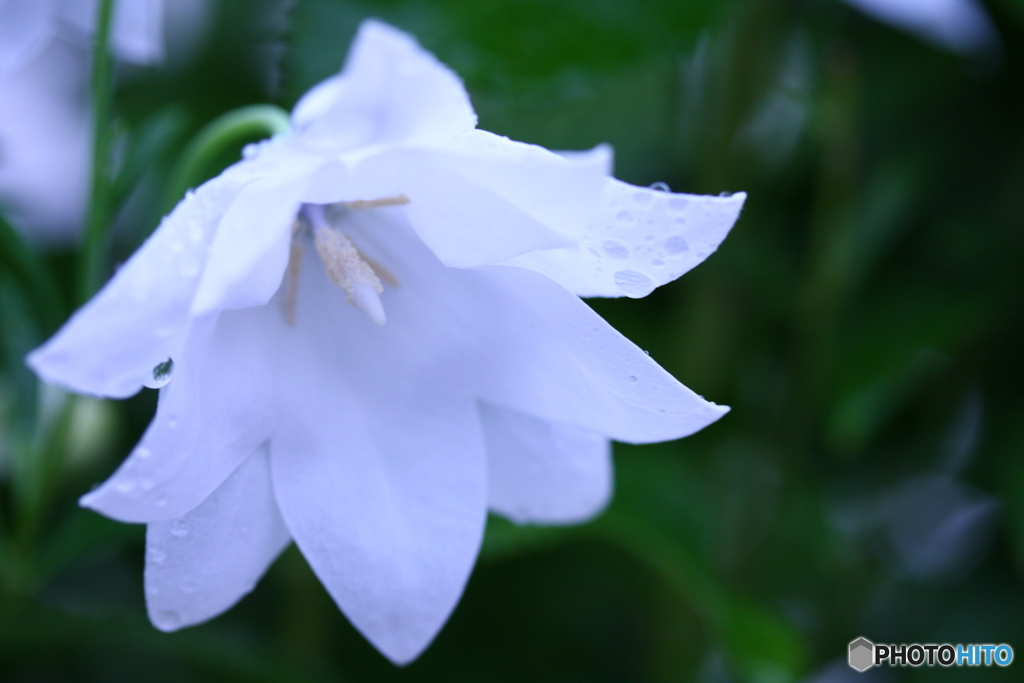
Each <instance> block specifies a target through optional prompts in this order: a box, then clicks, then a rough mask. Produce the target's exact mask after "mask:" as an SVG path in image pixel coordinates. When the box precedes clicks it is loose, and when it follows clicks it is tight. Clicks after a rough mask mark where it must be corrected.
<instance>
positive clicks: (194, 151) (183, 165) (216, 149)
mask: <svg viewBox="0 0 1024 683" xmlns="http://www.w3.org/2000/svg"><path fill="white" fill-rule="evenodd" d="M290 130H291V121H290V119H289V118H288V112H286V111H284V110H283V109H281V108H280V107H275V106H274V105H272V104H254V105H250V106H247V107H240V108H238V109H234V110H232V111H229V112H227V113H226V114H222V115H220V116H218V117H217V118H215V119H214V120H213V121H211V122H210V123H208V124H206V126H205V127H203V129H202V130H200V131H199V132H198V133H196V136H195V137H194V138H192V141H191V142H189V143H188V146H187V147H186V148H185V151H184V152H182V155H181V159H180V160H179V161H178V165H177V166H176V167H175V169H174V173H173V174H172V175H171V181H170V183H169V184H168V186H167V193H166V194H165V195H164V200H163V203H162V204H161V211H160V214H161V215H165V214H167V213H168V212H169V211H170V210H171V209H172V208H174V205H175V204H176V203H177V202H178V201H179V200H180V199H181V198H182V196H183V195H184V194H185V192H186V191H187V190H188V189H189V188H191V187H194V186H195V185H196V184H197V183H199V182H200V181H201V180H203V179H204V178H205V174H206V173H207V172H208V171H209V169H210V166H211V165H212V164H213V162H214V161H215V160H216V159H217V157H218V156H220V155H221V154H223V153H224V152H225V151H226V150H228V149H230V148H231V147H233V146H235V145H238V144H240V143H242V142H245V141H247V140H258V139H261V138H264V137H273V136H277V135H283V134H284V133H287V132H288V131H290Z"/></svg>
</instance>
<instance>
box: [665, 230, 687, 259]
mask: <svg viewBox="0 0 1024 683" xmlns="http://www.w3.org/2000/svg"><path fill="white" fill-rule="evenodd" d="M689 248H690V245H689V244H687V243H686V240H684V239H683V237H682V235H673V236H672V237H669V238H668V239H667V240H665V251H667V252H668V253H670V254H681V253H683V252H684V251H686V250H688V249H689Z"/></svg>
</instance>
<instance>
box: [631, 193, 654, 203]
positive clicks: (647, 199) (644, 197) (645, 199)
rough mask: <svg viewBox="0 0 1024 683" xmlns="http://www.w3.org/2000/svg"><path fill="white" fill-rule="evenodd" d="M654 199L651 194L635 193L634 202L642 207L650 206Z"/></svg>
mask: <svg viewBox="0 0 1024 683" xmlns="http://www.w3.org/2000/svg"><path fill="white" fill-rule="evenodd" d="M652 199H654V197H652V196H651V193H650V192H634V193H633V201H634V202H636V203H637V204H640V205H641V206H642V205H644V204H650V203H651V200H652Z"/></svg>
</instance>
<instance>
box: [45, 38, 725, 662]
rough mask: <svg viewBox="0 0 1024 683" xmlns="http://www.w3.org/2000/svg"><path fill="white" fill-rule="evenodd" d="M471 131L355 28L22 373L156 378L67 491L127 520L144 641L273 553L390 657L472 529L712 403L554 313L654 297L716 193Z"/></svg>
mask: <svg viewBox="0 0 1024 683" xmlns="http://www.w3.org/2000/svg"><path fill="white" fill-rule="evenodd" d="M475 125H476V117H475V115H474V113H473V110H472V107H471V106H470V103H469V99H468V97H467V95H466V93H465V91H464V89H463V87H462V84H461V83H460V81H459V80H458V78H457V77H456V76H455V75H454V74H453V73H452V72H451V71H449V70H448V69H447V68H446V67H444V66H443V65H442V64H440V63H439V62H438V61H437V60H436V59H435V58H434V57H433V56H432V55H430V54H428V53H426V52H425V51H424V50H422V49H421V48H420V47H419V46H418V45H417V44H416V43H415V42H414V40H413V39H412V38H411V37H409V36H407V35H405V34H403V33H400V32H399V31H397V30H395V29H393V28H391V27H389V26H386V25H384V24H381V23H379V22H375V21H368V22H366V23H364V24H363V25H362V27H361V29H360V31H359V34H358V36H357V38H356V41H355V44H354V46H353V48H352V50H351V53H350V55H349V58H348V62H347V64H346V67H345V69H344V71H343V72H342V73H341V74H340V75H338V76H335V77H333V78H330V79H328V80H327V81H325V82H324V83H322V84H321V85H319V86H317V87H316V88H314V89H313V90H312V91H311V92H310V93H309V94H307V95H306V96H305V98H303V100H302V101H301V102H300V103H299V104H298V106H297V107H296V109H295V112H294V114H293V126H294V133H293V134H292V135H291V136H288V137H285V138H279V139H275V140H272V141H270V142H267V143H264V144H263V145H261V146H260V147H259V148H258V149H256V150H253V151H252V152H251V153H250V154H249V155H248V158H247V159H246V160H244V161H242V162H240V163H238V164H236V165H234V166H233V167H231V168H229V169H228V170H226V171H225V172H224V173H223V174H221V175H220V176H219V177H217V178H215V179H213V180H211V181H210V182H208V183H206V184H205V185H203V186H202V187H200V188H199V189H198V190H197V191H196V192H195V193H190V194H189V195H188V196H187V197H186V198H185V199H184V200H183V201H182V202H181V203H180V204H179V205H178V207H177V208H176V209H175V210H174V211H173V213H171V214H170V216H168V217H167V218H166V219H165V220H164V222H163V224H162V225H161V227H160V228H159V229H158V230H157V231H156V233H155V234H154V235H153V236H152V237H151V238H150V240H149V241H148V242H147V243H146V244H145V245H144V246H143V247H142V248H141V249H140V250H139V252H138V253H137V254H135V256H134V257H133V258H132V259H131V260H130V261H129V262H128V263H127V264H125V266H124V267H123V268H122V269H121V270H120V271H119V272H118V273H117V275H116V276H115V277H114V278H113V280H112V281H111V282H110V283H109V284H108V285H107V287H106V288H105V289H104V290H103V291H102V292H100V293H99V294H98V295H97V296H96V297H95V298H94V299H93V300H92V301H91V302H90V303H89V304H88V305H86V306H85V307H84V308H83V309H82V310H81V311H80V312H78V313H77V314H76V315H75V316H74V317H73V318H72V319H71V321H70V322H68V324H67V325H66V326H65V327H64V328H63V329H62V330H61V331H60V332H59V333H58V334H57V335H56V336H55V337H54V339H52V340H51V341H50V342H48V343H47V344H46V345H45V346H44V347H42V348H41V349H39V350H37V351H35V352H34V353H33V354H32V355H31V356H30V358H29V362H30V364H31V365H32V367H33V368H34V369H35V370H36V371H37V372H38V373H39V374H40V375H41V376H42V377H43V378H44V379H46V380H47V381H49V382H53V383H58V384H61V385H63V386H66V387H68V388H70V389H72V390H75V391H78V392H82V393H88V394H95V395H101V396H112V397H124V396H129V395H131V394H133V393H134V392H136V391H138V390H139V388H140V387H141V386H142V385H143V384H152V383H162V382H164V381H166V377H165V376H166V375H167V374H168V373H170V382H169V383H168V384H167V385H166V386H165V387H164V388H163V389H161V393H160V402H159V407H158V409H157V414H156V417H155V418H154V420H153V423H152V424H151V425H150V427H149V430H148V431H147V432H146V434H145V436H144V437H143V439H142V441H141V442H140V443H139V445H138V446H137V447H136V448H135V450H134V452H133V453H132V454H131V456H130V457H129V458H128V460H126V461H125V463H124V464H123V465H122V466H121V468H120V469H119V470H118V471H117V472H116V473H115V474H114V475H113V476H112V477H111V478H110V479H109V480H108V481H107V482H106V483H105V484H103V485H102V486H101V487H99V488H98V489H96V490H95V491H93V492H91V493H89V494H88V495H86V496H85V497H84V498H83V499H82V503H83V504H84V505H86V506H88V507H91V508H93V509H95V510H98V511H100V512H102V513H104V514H106V515H108V516H110V517H113V518H115V519H119V520H123V521H127V522H146V523H147V524H148V525H149V527H148V532H147V547H148V549H147V558H146V577H145V578H146V593H147V603H148V608H149V613H150V618H151V619H152V621H153V623H154V624H155V625H156V626H157V627H159V628H161V629H165V630H173V629H176V628H179V627H181V626H186V625H190V624H195V623H198V622H201V621H204V620H206V619H209V618H211V617H213V616H215V615H217V614H219V613H220V612H222V611H224V610H226V609H227V608H229V607H230V606H231V605H232V604H234V603H235V602H236V601H237V600H238V599H239V598H240V597H241V596H242V595H244V594H246V593H247V592H248V591H250V590H251V589H252V587H253V585H254V584H255V582H256V581H257V580H258V579H259V577H260V576H261V575H262V574H263V572H264V571H265V570H266V568H267V566H268V565H269V564H270V563H271V562H272V561H273V560H274V558H275V557H276V556H277V554H278V553H279V552H280V551H281V550H282V548H284V547H285V545H286V544H287V543H288V542H289V541H290V540H292V539H294V540H295V542H296V543H297V544H298V546H299V548H300V549H301V550H302V552H303V554H304V555H305V556H306V558H307V560H308V561H309V563H310V565H311V566H312V567H313V570H314V571H315V572H316V574H317V576H318V577H319V578H320V580H321V581H322V582H323V584H324V585H325V586H326V587H327V590H328V591H329V592H330V594H331V595H332V596H333V598H334V600H335V601H336V602H337V604H338V606H339V607H340V608H341V609H342V610H343V611H344V613H345V614H346V615H347V616H348V617H349V619H351V621H352V623H353V624H354V625H355V626H356V628H358V629H359V630H360V631H361V632H362V633H363V634H364V635H365V636H366V637H367V638H369V639H370V641H372V642H373V644H374V645H376V646H377V647H378V648H379V649H380V650H381V651H382V652H383V653H384V654H385V655H387V656H388V657H390V658H391V659H392V660H394V661H396V662H406V661H409V660H411V659H413V658H415V657H416V656H417V655H418V654H419V653H420V652H421V651H422V649H423V648H424V647H426V645H427V644H428V643H429V642H430V640H431V639H432V638H433V637H434V635H435V634H436V633H437V631H438V630H439V629H440V627H441V626H442V625H443V623H444V622H445V620H446V619H447V617H448V614H449V613H450V612H451V610H452V608H453V607H454V605H455V603H456V601H457V600H458V598H459V596H460V594H461V592H462V590H463V587H464V585H465V582H466V580H467V577H468V576H469V573H470V570H471V569H472V567H473V564H474V561H475V558H476V554H477V551H478V549H479V546H480V541H481V536H482V533H483V528H484V521H485V518H486V512H487V510H488V509H490V510H492V511H494V512H497V513H499V514H502V515H505V516H507V517H509V518H511V519H513V520H515V521H517V522H553V523H568V522H576V521H581V520H585V519H587V518H589V517H591V516H593V515H594V514H596V513H597V512H598V511H599V510H600V509H601V508H602V507H603V506H604V505H605V503H606V502H607V500H608V498H609V495H610V492H611V485H612V479H611V477H612V471H611V459H610V447H609V439H617V440H620V441H626V442H633V443H645V442H653V441H662V440H666V439H675V438H678V437H682V436H686V435H688V434H690V433H692V432H694V431H697V430H698V429H701V428H702V427H704V426H705V425H707V424H709V423H710V422H712V421H714V420H716V419H717V418H718V417H720V416H721V415H722V414H723V413H725V411H726V410H727V409H726V408H724V407H721V406H716V405H714V404H712V403H708V402H707V401H705V400H704V399H702V398H701V397H699V396H697V395H696V394H694V393H693V392H691V391H690V390H688V389H687V388H686V387H684V386H683V385H681V384H680V383H679V382H677V381H676V380H675V379H673V378H672V377H671V376H670V375H669V374H668V373H666V372H665V371H664V370H662V369H661V368H660V367H659V366H658V365H657V364H656V363H655V362H654V361H653V360H651V359H650V358H649V357H648V356H647V355H646V354H645V353H643V352H642V351H641V350H640V349H638V348H637V347H636V346H635V345H633V344H632V343H630V342H629V341H628V340H627V339H625V338H624V337H622V336H621V335H620V334H618V333H617V332H616V331H615V330H614V329H612V328H611V327H610V326H609V325H608V324H607V323H605V322H604V321H603V320H602V319H601V318H600V317H598V316H597V315H596V314H595V313H594V312H593V311H592V310H591V309H590V308H589V307H588V306H587V305H586V304H585V303H583V302H582V301H581V300H580V299H579V298H578V296H577V294H580V295H595V296H619V295H626V296H643V295H645V294H647V293H648V292H650V291H651V290H652V289H653V288H654V287H656V286H658V285H660V284H663V283H665V282H668V281H670V280H672V279H674V278H676V277H678V276H679V275H681V274H682V273H683V272H685V271H686V270H688V269H689V268H691V267H692V266H694V265H696V264H697V263H699V262H700V261H701V260H702V259H704V257H706V256H707V255H708V254H709V253H711V251H713V250H714V249H715V247H717V245H718V244H719V242H720V241H721V240H722V239H723V238H724V237H725V234H726V233H727V232H728V230H729V228H730V227H731V226H732V224H733V222H734V221H735V219H736V217H737V215H738V213H739V211H740V208H741V206H742V204H743V200H744V196H743V195H742V194H738V195H734V196H732V197H701V196H690V195H680V194H671V193H667V192H660V191H657V190H652V189H645V188H637V187H632V186H630V185H626V184H625V183H621V182H619V181H617V180H614V179H612V178H610V177H609V176H608V171H609V168H608V167H609V161H610V159H609V153H608V150H607V149H606V148H598V149H596V150H594V151H593V152H590V153H586V154H582V155H572V156H571V157H563V156H559V155H556V154H554V153H552V152H549V151H547V150H545V149H543V148H540V147H535V146H531V145H526V144H522V143H518V142H513V141H511V140H508V139H506V138H502V137H499V136H496V135H493V134H491V133H487V132H484V131H480V130H476V129H475ZM350 304H352V305H350ZM172 361H173V370H171V362H172Z"/></svg>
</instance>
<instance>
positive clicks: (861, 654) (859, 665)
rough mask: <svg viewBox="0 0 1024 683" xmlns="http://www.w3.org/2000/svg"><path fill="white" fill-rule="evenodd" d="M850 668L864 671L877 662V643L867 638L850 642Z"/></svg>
mask: <svg viewBox="0 0 1024 683" xmlns="http://www.w3.org/2000/svg"><path fill="white" fill-rule="evenodd" d="M849 661H850V668H852V669H854V670H856V671H860V672H862V673H863V672H864V671H867V670H868V669H870V668H871V667H872V666H874V664H875V644H874V643H872V642H871V641H870V640H868V639H867V638H858V639H857V640H854V641H853V642H851V643H850V660H849Z"/></svg>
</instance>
